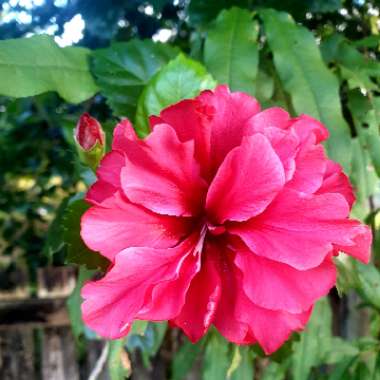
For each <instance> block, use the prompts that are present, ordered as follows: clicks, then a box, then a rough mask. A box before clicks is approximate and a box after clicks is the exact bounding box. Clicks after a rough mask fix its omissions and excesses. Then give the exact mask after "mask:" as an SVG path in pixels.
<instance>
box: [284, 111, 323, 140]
mask: <svg viewBox="0 0 380 380" xmlns="http://www.w3.org/2000/svg"><path fill="white" fill-rule="evenodd" d="M288 128H291V129H293V130H295V131H296V133H297V135H298V136H299V138H300V140H301V142H302V143H303V144H306V143H313V144H318V143H320V142H322V141H324V140H326V139H327V138H328V137H329V131H328V129H327V128H326V127H325V126H324V125H323V124H322V123H321V122H320V121H318V120H316V119H314V118H313V117H311V116H308V115H300V116H299V117H296V118H294V119H292V123H290V124H289V126H288Z"/></svg>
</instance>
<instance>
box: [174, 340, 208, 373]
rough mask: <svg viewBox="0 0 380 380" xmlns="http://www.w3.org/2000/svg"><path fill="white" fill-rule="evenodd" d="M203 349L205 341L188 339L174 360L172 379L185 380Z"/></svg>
mask: <svg viewBox="0 0 380 380" xmlns="http://www.w3.org/2000/svg"><path fill="white" fill-rule="evenodd" d="M202 349H203V341H200V342H198V343H196V344H193V343H191V342H190V341H189V340H186V341H185V343H184V344H183V345H182V346H181V347H180V348H179V350H178V351H177V352H176V354H175V356H174V358H173V360H172V380H183V379H184V378H185V376H186V375H187V374H188V373H189V371H190V370H191V369H192V368H193V365H194V362H195V361H196V359H197V357H198V356H199V355H200V353H201V351H202Z"/></svg>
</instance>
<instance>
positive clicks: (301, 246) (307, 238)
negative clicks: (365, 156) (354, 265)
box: [228, 189, 369, 270]
mask: <svg viewBox="0 0 380 380" xmlns="http://www.w3.org/2000/svg"><path fill="white" fill-rule="evenodd" d="M348 213H349V208H348V205H347V202H346V200H345V199H344V198H343V197H342V196H341V195H339V194H321V195H307V194H303V193H298V192H297V191H294V190H291V189H284V190H283V192H282V193H281V194H280V195H279V196H278V197H277V198H276V199H275V200H274V202H273V203H272V204H271V205H270V207H268V208H267V209H266V210H265V212H264V213H263V214H261V215H259V216H258V217H256V218H253V219H251V220H250V221H248V222H246V223H240V224H237V223H236V224H232V225H230V226H228V229H229V231H230V232H231V233H234V234H236V235H238V236H240V237H241V238H242V240H243V241H244V242H245V243H246V244H247V246H248V247H249V248H250V249H251V250H252V251H253V252H255V253H256V254H257V255H259V256H263V257H266V258H268V259H271V260H275V261H279V262H282V263H285V264H288V265H290V266H292V267H294V268H296V269H299V270H306V269H310V268H313V267H316V266H318V265H320V264H321V263H322V261H323V260H324V259H325V257H326V255H327V254H329V253H330V252H332V250H333V244H337V245H341V246H351V247H352V246H354V245H355V241H354V240H355V238H356V236H357V235H358V234H359V233H360V231H359V230H358V229H357V226H358V223H357V222H353V221H350V220H348V219H347V217H348ZM365 249H366V252H365V253H363V255H364V256H366V255H368V250H369V247H367V246H366V247H365Z"/></svg>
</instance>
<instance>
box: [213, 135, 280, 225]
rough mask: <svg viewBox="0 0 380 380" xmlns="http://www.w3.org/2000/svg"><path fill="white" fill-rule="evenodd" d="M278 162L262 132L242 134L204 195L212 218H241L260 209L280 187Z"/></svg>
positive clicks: (220, 220) (250, 215) (215, 219)
mask: <svg viewBox="0 0 380 380" xmlns="http://www.w3.org/2000/svg"><path fill="white" fill-rule="evenodd" d="M284 183H285V174H284V168H283V166H282V163H281V161H280V159H279V157H278V156H277V154H276V153H275V152H274V150H273V148H272V147H271V145H270V143H269V141H268V139H267V138H266V137H265V136H264V135H262V134H255V135H253V136H249V137H245V138H244V140H243V142H242V144H241V145H240V146H239V147H237V148H235V149H233V150H232V151H231V152H230V153H229V154H228V155H227V157H226V159H225V160H224V161H223V163H222V165H221V166H220V168H219V170H218V172H217V174H216V176H215V178H214V179H213V181H212V183H211V185H210V187H209V190H208V193H207V198H206V209H207V213H208V214H209V217H210V218H211V220H212V221H213V222H216V223H223V222H224V221H225V220H234V221H243V220H247V219H249V218H251V217H253V216H255V215H257V214H259V213H261V212H262V211H263V210H264V209H265V208H266V207H267V206H268V204H270V202H271V201H272V200H273V198H274V197H275V196H276V195H277V194H278V192H279V191H280V190H281V189H282V186H283V185H284Z"/></svg>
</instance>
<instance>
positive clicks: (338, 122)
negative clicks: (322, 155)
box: [260, 9, 351, 170]
mask: <svg viewBox="0 0 380 380" xmlns="http://www.w3.org/2000/svg"><path fill="white" fill-rule="evenodd" d="M260 15H261V17H262V19H263V21H264V26H265V33H266V36H267V38H268V42H269V46H270V48H271V50H272V52H273V55H274V63H275V66H276V69H277V71H278V73H279V76H280V78H281V81H282V83H283V85H284V87H285V90H286V91H287V92H288V93H289V95H290V97H291V100H292V104H293V107H294V109H295V111H296V112H297V113H299V114H301V113H306V114H309V115H311V116H313V117H315V118H316V119H318V120H320V121H321V122H322V123H324V124H325V125H326V126H327V128H328V129H329V131H330V138H329V140H328V142H327V149H328V151H329V154H330V156H331V158H332V159H334V160H336V161H338V162H340V163H341V164H342V165H343V166H344V167H345V169H346V170H348V169H349V166H350V158H351V149H350V143H351V140H350V131H349V128H348V125H347V123H346V122H345V120H344V118H343V115H342V109H341V104H340V97H339V83H338V80H337V78H336V77H335V76H334V75H333V74H332V73H331V72H330V71H329V70H328V68H327V67H326V65H325V64H324V62H323V60H322V58H321V54H320V51H319V48H318V46H317V44H316V41H315V38H314V36H313V34H312V33H311V32H310V31H309V30H307V29H305V28H304V27H301V26H299V25H297V24H296V23H295V22H294V21H293V20H292V19H291V17H290V16H289V15H288V14H286V13H282V12H276V11H274V10H271V9H265V10H263V11H261V12H260Z"/></svg>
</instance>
